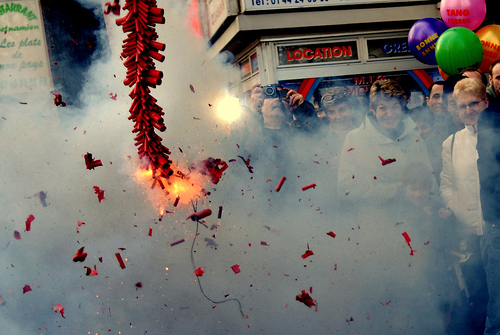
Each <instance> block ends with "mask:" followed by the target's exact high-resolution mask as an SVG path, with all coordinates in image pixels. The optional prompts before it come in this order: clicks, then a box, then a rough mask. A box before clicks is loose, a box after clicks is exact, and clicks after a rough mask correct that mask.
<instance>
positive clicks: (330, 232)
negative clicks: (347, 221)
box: [326, 231, 337, 238]
mask: <svg viewBox="0 0 500 335" xmlns="http://www.w3.org/2000/svg"><path fill="white" fill-rule="evenodd" d="M326 235H328V236H331V237H333V238H335V236H337V235H336V234H335V233H334V232H333V231H329V232H328V233H326Z"/></svg>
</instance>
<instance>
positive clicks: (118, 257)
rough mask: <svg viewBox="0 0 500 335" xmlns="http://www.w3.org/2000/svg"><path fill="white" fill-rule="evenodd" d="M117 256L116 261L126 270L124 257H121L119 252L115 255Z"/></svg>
mask: <svg viewBox="0 0 500 335" xmlns="http://www.w3.org/2000/svg"><path fill="white" fill-rule="evenodd" d="M115 256H116V259H117V260H118V264H120V267H121V268H122V269H125V263H123V259H122V256H121V255H120V253H119V252H117V253H116V254H115Z"/></svg>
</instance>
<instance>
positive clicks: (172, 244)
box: [170, 238, 185, 247]
mask: <svg viewBox="0 0 500 335" xmlns="http://www.w3.org/2000/svg"><path fill="white" fill-rule="evenodd" d="M184 241H185V240H184V239H183V238H181V239H180V240H177V241H175V242H172V243H170V246H171V247H173V246H174V245H177V244H180V243H182V242H184Z"/></svg>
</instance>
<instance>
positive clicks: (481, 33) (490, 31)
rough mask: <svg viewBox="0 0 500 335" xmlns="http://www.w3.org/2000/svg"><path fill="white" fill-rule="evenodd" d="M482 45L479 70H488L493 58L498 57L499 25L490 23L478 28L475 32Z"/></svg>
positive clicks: (499, 57)
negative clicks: (481, 58) (481, 59)
mask: <svg viewBox="0 0 500 335" xmlns="http://www.w3.org/2000/svg"><path fill="white" fill-rule="evenodd" d="M476 35H477V37H479V39H480V40H481V45H482V47H483V61H482V63H481V66H480V67H479V71H481V72H483V73H488V72H490V65H491V63H493V62H494V61H495V60H497V59H500V25H497V24H491V25H489V26H485V27H483V28H481V29H479V30H478V31H477V32H476Z"/></svg>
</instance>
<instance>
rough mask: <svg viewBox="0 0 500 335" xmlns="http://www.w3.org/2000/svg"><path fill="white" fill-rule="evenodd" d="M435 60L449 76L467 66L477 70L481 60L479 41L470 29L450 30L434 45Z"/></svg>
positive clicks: (481, 51)
mask: <svg viewBox="0 0 500 335" xmlns="http://www.w3.org/2000/svg"><path fill="white" fill-rule="evenodd" d="M436 60H437V63H438V65H439V67H440V68H441V70H443V71H444V72H445V73H446V74H448V75H450V76H451V75H454V74H459V73H460V71H462V70H463V69H464V68H466V67H469V66H471V67H474V68H476V69H478V68H479V66H480V65H481V62H482V60H483V47H482V46H481V41H480V40H479V37H477V35H476V34H474V32H473V31H472V30H470V29H467V28H463V27H455V28H450V29H448V30H447V31H445V32H444V33H443V34H442V35H441V36H440V37H439V39H438V41H437V43H436Z"/></svg>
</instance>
